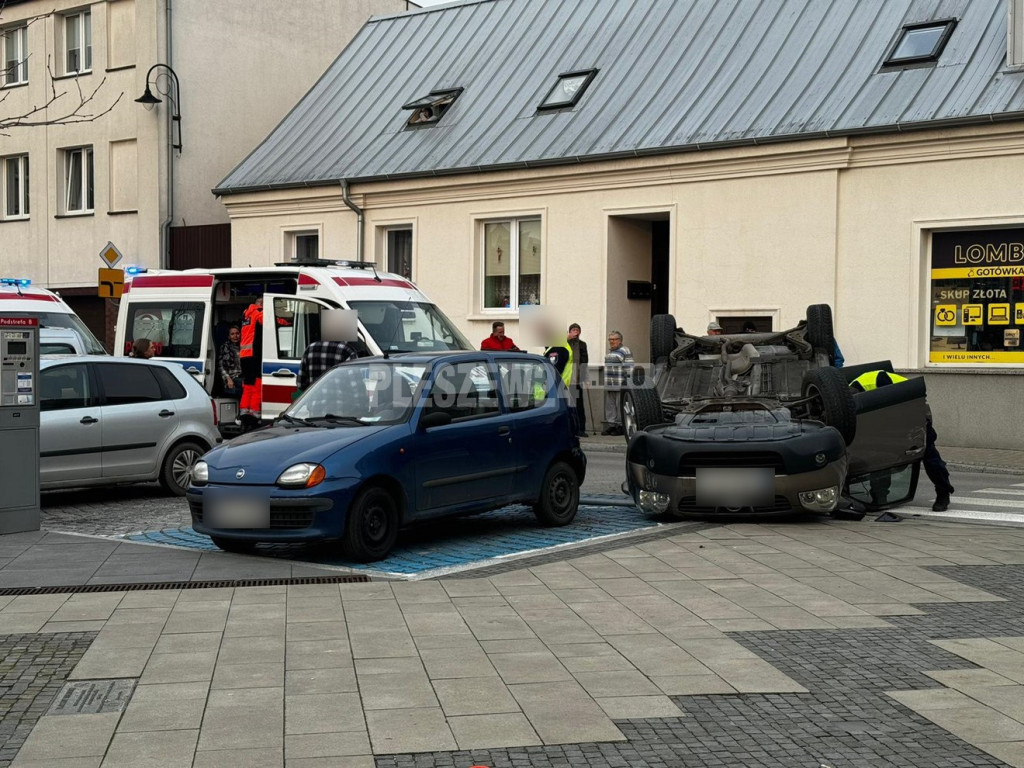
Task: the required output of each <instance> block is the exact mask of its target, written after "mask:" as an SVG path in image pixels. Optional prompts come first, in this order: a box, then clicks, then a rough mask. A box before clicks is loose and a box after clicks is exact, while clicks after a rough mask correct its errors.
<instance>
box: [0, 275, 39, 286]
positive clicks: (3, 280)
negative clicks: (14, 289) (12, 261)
mask: <svg viewBox="0 0 1024 768" xmlns="http://www.w3.org/2000/svg"><path fill="white" fill-rule="evenodd" d="M0 285H16V286H18V287H19V288H28V287H29V286H30V285H32V281H31V280H29V279H28V278H27V277H0Z"/></svg>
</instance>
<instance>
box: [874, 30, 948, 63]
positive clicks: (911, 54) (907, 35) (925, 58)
mask: <svg viewBox="0 0 1024 768" xmlns="http://www.w3.org/2000/svg"><path fill="white" fill-rule="evenodd" d="M955 27H956V19H943V20H942V21H925V22H921V23H919V24H906V25H904V27H903V30H902V32H901V34H900V36H899V37H898V38H897V39H896V43H895V44H894V45H893V46H892V48H891V49H890V50H889V55H888V56H886V57H885V63H884V64H883V65H882V66H884V67H904V66H907V65H909V64H925V63H928V62H933V61H938V60H939V56H940V55H941V54H942V49H943V48H945V47H946V43H947V42H949V37H950V35H952V34H953V29H954V28H955Z"/></svg>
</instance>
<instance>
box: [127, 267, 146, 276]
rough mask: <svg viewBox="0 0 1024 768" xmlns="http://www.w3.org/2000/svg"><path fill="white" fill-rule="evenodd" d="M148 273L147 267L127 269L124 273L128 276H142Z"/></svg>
mask: <svg viewBox="0 0 1024 768" xmlns="http://www.w3.org/2000/svg"><path fill="white" fill-rule="evenodd" d="M147 271H148V270H147V269H146V268H145V267H126V268H125V270H124V273H125V274H126V275H141V274H143V273H144V272H147Z"/></svg>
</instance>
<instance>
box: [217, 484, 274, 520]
mask: <svg viewBox="0 0 1024 768" xmlns="http://www.w3.org/2000/svg"><path fill="white" fill-rule="evenodd" d="M205 496H206V498H205V499H204V504H203V506H204V511H203V519H204V522H205V523H206V524H207V525H209V526H210V527H211V528H269V527H270V501H269V500H268V499H267V497H266V496H258V495H256V494H253V493H246V492H244V491H234V490H231V491H227V490H223V489H219V488H218V489H213V488H211V489H210V490H209V491H207V492H206V494H205Z"/></svg>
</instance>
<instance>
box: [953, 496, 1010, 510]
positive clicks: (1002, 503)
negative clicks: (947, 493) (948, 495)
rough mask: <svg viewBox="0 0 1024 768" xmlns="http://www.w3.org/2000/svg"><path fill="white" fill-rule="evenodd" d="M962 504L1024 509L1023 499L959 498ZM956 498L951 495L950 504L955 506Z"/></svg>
mask: <svg viewBox="0 0 1024 768" xmlns="http://www.w3.org/2000/svg"><path fill="white" fill-rule="evenodd" d="M959 499H960V500H962V503H964V504H980V505H981V506H983V507H1006V508H1007V509H1024V499H1020V500H1018V499H975V498H971V497H970V496H963V497H959ZM957 501H958V497H957V496H956V494H954V495H953V500H952V501H951V502H950V503H951V504H956V503H957Z"/></svg>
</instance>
